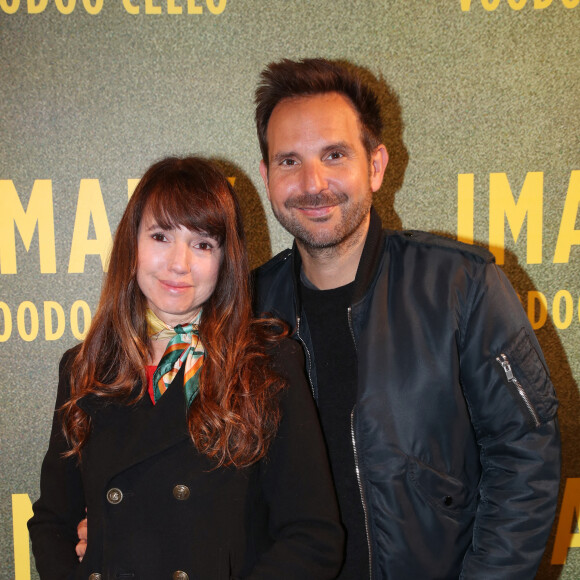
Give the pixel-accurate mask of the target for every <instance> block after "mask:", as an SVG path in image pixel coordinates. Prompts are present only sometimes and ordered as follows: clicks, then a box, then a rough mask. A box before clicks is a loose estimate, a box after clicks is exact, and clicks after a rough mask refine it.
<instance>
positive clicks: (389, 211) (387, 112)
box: [336, 60, 409, 230]
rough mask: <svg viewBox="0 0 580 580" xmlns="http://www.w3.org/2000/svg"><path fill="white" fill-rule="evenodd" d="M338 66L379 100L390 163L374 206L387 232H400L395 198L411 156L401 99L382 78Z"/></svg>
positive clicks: (349, 64)
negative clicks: (405, 135) (344, 69)
mask: <svg viewBox="0 0 580 580" xmlns="http://www.w3.org/2000/svg"><path fill="white" fill-rule="evenodd" d="M336 62H339V63H340V64H342V65H344V66H346V67H347V68H349V69H351V70H353V71H354V72H356V73H357V74H358V75H360V77H361V78H362V79H363V80H364V81H365V82H366V83H368V85H369V86H370V87H371V88H372V89H373V90H374V92H375V94H376V95H377V97H378V100H379V105H380V108H381V117H382V120H383V132H382V142H383V143H384V145H385V147H386V148H387V151H388V153H389V163H388V164H387V170H386V172H385V177H384V179H383V184H382V185H381V188H380V189H379V190H378V191H377V192H375V194H374V199H373V205H374V207H375V209H376V210H377V212H378V214H379V216H380V217H381V220H382V221H383V227H384V228H388V229H392V230H400V229H402V227H403V226H402V223H401V219H400V218H399V216H398V215H397V214H396V212H395V195H396V193H397V191H399V189H401V187H402V186H403V181H404V179H405V171H406V169H407V164H408V163H409V153H408V151H407V148H406V147H405V144H404V143H403V129H404V124H403V116H402V112H401V105H400V103H399V97H398V96H397V94H396V93H395V91H394V90H393V89H392V88H391V87H390V86H389V85H388V84H387V81H385V79H384V78H383V77H382V76H380V77H376V76H375V75H374V74H373V73H372V72H371V71H370V70H368V69H367V68H364V67H361V66H357V65H354V64H352V63H350V62H348V61H341V60H339V61H336Z"/></svg>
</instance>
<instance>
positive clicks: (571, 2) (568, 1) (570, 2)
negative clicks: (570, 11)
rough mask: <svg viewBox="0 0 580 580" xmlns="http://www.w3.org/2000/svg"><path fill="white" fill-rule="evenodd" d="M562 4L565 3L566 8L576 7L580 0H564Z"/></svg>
mask: <svg viewBox="0 0 580 580" xmlns="http://www.w3.org/2000/svg"><path fill="white" fill-rule="evenodd" d="M562 4H564V6H565V7H566V8H576V6H578V4H580V0H562Z"/></svg>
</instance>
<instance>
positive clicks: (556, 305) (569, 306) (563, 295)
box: [552, 290, 574, 330]
mask: <svg viewBox="0 0 580 580" xmlns="http://www.w3.org/2000/svg"><path fill="white" fill-rule="evenodd" d="M562 300H564V308H565V310H564V320H562V318H561V316H560V314H561V304H560V303H561V302H562ZM573 317H574V301H573V300H572V295H571V294H570V292H568V290H559V291H558V292H556V295H555V296H554V302H553V303H552V318H553V319H554V324H555V325H556V328H559V329H560V330H564V329H565V328H568V327H569V326H570V324H571V323H572V318H573Z"/></svg>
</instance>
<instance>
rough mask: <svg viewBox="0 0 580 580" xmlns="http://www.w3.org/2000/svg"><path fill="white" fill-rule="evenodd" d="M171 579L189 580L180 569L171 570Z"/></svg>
mask: <svg viewBox="0 0 580 580" xmlns="http://www.w3.org/2000/svg"><path fill="white" fill-rule="evenodd" d="M173 580H189V576H188V575H187V574H186V573H185V572H182V571H181V570H176V571H175V572H173Z"/></svg>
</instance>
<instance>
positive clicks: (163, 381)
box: [147, 309, 205, 405]
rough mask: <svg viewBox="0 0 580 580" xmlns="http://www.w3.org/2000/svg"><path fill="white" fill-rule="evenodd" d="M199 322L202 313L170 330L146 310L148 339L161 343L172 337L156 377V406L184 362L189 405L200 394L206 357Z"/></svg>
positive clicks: (154, 386) (154, 376)
mask: <svg viewBox="0 0 580 580" xmlns="http://www.w3.org/2000/svg"><path fill="white" fill-rule="evenodd" d="M200 320H201V310H200V312H199V313H198V314H197V316H196V317H195V318H194V319H193V321H192V322H191V323H189V324H185V325H181V324H178V325H177V326H176V327H175V328H171V326H169V325H167V324H165V323H164V322H163V321H162V320H160V319H159V318H158V317H157V316H156V315H155V313H154V312H153V311H152V310H150V309H147V326H148V328H149V337H150V338H151V339H152V340H162V339H165V338H168V337H170V341H169V344H168V345H167V348H166V349H165V352H164V353H163V356H162V357H161V361H160V362H159V365H158V367H157V370H156V371H155V374H154V375H153V393H154V396H155V403H157V401H158V400H159V398H160V397H161V395H163V393H164V392H165V391H166V390H167V388H168V387H169V385H170V384H171V381H173V379H174V378H175V375H176V374H177V373H178V371H179V369H180V368H181V365H182V364H183V363H184V362H185V374H184V378H183V386H184V388H185V399H186V401H187V404H188V405H191V402H192V401H193V399H194V398H195V396H196V395H197V393H198V391H199V375H200V371H201V367H202V365H203V359H204V356H205V350H204V348H203V345H202V344H201V340H200V338H199V330H198V325H199V321H200Z"/></svg>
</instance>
